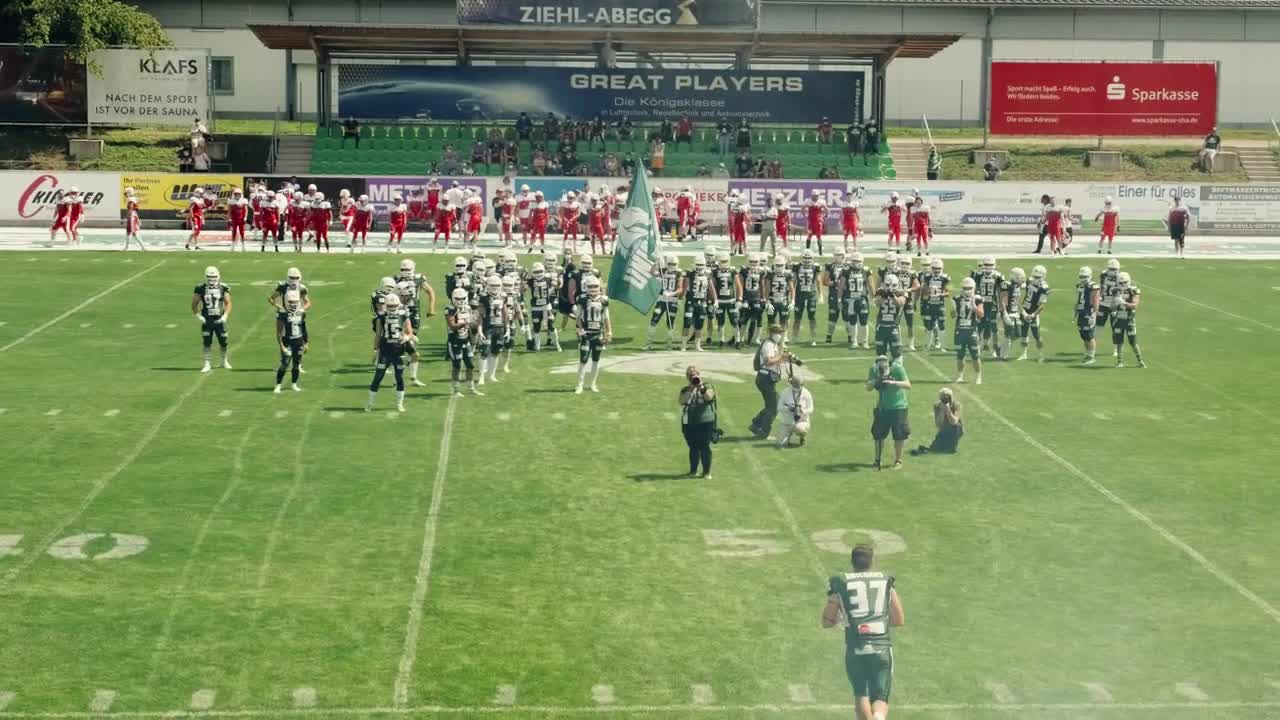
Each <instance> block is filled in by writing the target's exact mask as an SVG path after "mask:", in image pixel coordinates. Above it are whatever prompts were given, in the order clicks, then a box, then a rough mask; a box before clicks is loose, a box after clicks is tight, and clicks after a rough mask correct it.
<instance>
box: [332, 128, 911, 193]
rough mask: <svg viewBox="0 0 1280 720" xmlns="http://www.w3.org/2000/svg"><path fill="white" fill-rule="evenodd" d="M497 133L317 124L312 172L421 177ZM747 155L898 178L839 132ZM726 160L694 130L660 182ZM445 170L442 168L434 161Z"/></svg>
mask: <svg viewBox="0 0 1280 720" xmlns="http://www.w3.org/2000/svg"><path fill="white" fill-rule="evenodd" d="M494 128H499V129H501V130H502V132H503V136H504V138H505V139H506V140H515V139H516V133H515V129H514V128H513V127H512V126H510V125H495V124H488V125H481V124H474V125H466V124H457V123H429V124H404V125H399V124H397V125H385V124H384V125H362V126H361V127H360V145H359V147H356V144H355V142H354V141H352V140H348V142H347V143H345V146H344V144H343V142H342V129H341V127H339V126H337V125H334V126H330V127H324V126H322V127H318V128H317V129H316V136H315V141H314V143H315V144H314V149H313V153H312V159H311V172H312V173H313V174H317V175H420V174H422V173H423V172H424V171H425V170H426V169H427V168H428V167H430V165H431V163H432V162H440V161H441V155H442V153H443V152H444V148H445V146H446V145H447V144H452V145H453V146H454V149H455V150H456V151H457V153H458V156H459V158H460V159H469V158H470V154H471V144H472V143H474V142H475V141H476V140H480V139H486V138H487V137H488V134H489V133H490V132H491V131H492V130H493V129H494ZM652 129H653V128H649V127H643V126H637V127H636V130H635V138H634V139H632V140H619V139H618V138H617V136H616V135H613V134H606V136H605V149H604V150H601V149H600V145H599V143H598V142H596V143H588V142H587V141H585V140H583V141H579V142H578V145H577V147H578V152H577V157H578V160H579V162H581V163H584V164H586V165H587V166H588V167H591V168H593V172H592V174H593V175H598V174H599V173H597V172H595V169H596V167H597V165H598V163H599V160H600V158H601V156H602V155H603V154H605V153H608V152H613V153H617V154H618V155H619V158H621V155H623V154H625V153H628V152H631V153H634V154H635V156H636V157H637V158H639V157H642V156H644V155H647V154H648V148H649V145H648V142H647V141H646V140H645V139H644V138H645V137H646V136H647V134H648V132H649V131H650V130H652ZM753 133H754V135H753V139H752V147H751V151H752V155H753V157H755V158H764V159H766V160H770V161H772V160H774V159H781V161H782V164H783V174H784V177H786V178H791V179H811V178H817V177H819V173H820V172H821V171H822V170H823V169H824V168H831V167H835V168H836V169H837V171H838V172H839V176H840V178H841V179H853V180H880V179H892V178H895V177H896V171H895V170H894V166H893V158H892V157H891V156H890V155H889V145H888V142H887V140H886V139H884V138H883V137H882V138H881V140H880V146H879V148H877V149H878V151H879V152H878V153H876V154H871V155H868V156H867V158H866V164H864V162H863V158H862V157H861V156H857V157H855V158H852V159H851V158H850V157H849V155H848V154H847V151H846V144H845V134H844V133H843V132H841V131H837V132H836V133H835V137H834V138H833V141H832V142H831V143H819V142H818V140H817V133H816V131H815V130H814V129H812V128H806V129H800V128H796V127H763V128H756V129H755V130H753ZM533 145H534V143H531V142H529V141H522V142H520V143H519V147H520V162H519V166H520V171H521V173H526V174H527V173H529V170H530V168H531V162H532V154H533ZM557 146H558V143H557V142H556V141H552V142H550V143H545V147H546V148H547V150H548V151H554V150H555V149H556V147H557ZM720 162H724V163H725V164H726V165H727V166H728V167H729V168H730V171H731V172H732V166H733V157H732V156H730V157H721V156H720V155H719V154H718V152H717V147H716V140H715V136H714V131H713V130H702V129H700V130H695V131H694V136H693V143H692V145H690V144H688V143H668V144H667V148H666V167H665V169H664V170H663V172H662V174H663V175H664V176H666V177H693V176H695V175H696V174H697V170H698V168H699V166H700V165H703V164H705V165H706V166H707V167H709V168H715V167H716V166H717V165H718V164H719V163H720ZM440 164H441V166H442V167H443V163H440ZM474 170H475V173H476V174H477V175H495V174H501V173H502V167H501V166H500V165H498V164H496V163H494V164H491V165H483V164H482V165H479V166H475V167H474Z"/></svg>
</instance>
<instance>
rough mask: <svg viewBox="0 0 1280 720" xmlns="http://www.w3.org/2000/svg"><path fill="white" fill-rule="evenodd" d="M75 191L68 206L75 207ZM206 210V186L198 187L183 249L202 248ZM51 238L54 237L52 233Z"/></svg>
mask: <svg viewBox="0 0 1280 720" xmlns="http://www.w3.org/2000/svg"><path fill="white" fill-rule="evenodd" d="M75 192H76V189H75V188H71V190H69V191H68V192H67V196H68V199H67V201H66V202H67V203H68V206H67V207H68V208H72V209H74V207H73V205H74V203H73V201H72V199H73V198H75ZM204 211H205V204H204V188H196V189H194V190H192V191H191V198H190V200H188V202H187V226H188V227H190V228H191V234H190V235H189V236H188V237H187V243H186V244H185V245H183V246H182V247H183V249H185V250H190V249H191V248H192V246H194V247H195V249H196V250H199V249H200V231H201V230H203V229H204ZM67 227H68V232H71V230H70V227H71V226H70V225H68V226H67ZM53 229H54V230H57V229H58V226H57V225H54V227H53ZM68 238H70V235H68ZM50 239H52V235H51V236H50Z"/></svg>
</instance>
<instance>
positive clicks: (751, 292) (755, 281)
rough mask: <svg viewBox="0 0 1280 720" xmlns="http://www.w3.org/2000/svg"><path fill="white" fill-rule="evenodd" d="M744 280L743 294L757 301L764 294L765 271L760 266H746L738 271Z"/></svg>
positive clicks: (746, 297) (748, 298) (745, 297)
mask: <svg viewBox="0 0 1280 720" xmlns="http://www.w3.org/2000/svg"><path fill="white" fill-rule="evenodd" d="M738 277H739V278H740V279H741V280H742V296H743V298H744V299H746V300H751V301H753V302H754V301H756V300H759V299H760V298H761V297H763V295H764V280H765V273H764V271H762V270H760V269H759V268H750V267H744V268H742V269H741V270H739V271H738Z"/></svg>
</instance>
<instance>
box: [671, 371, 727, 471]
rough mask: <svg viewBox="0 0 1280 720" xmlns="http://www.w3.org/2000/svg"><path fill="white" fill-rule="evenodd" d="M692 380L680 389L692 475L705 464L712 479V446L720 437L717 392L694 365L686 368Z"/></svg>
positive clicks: (682, 421)
mask: <svg viewBox="0 0 1280 720" xmlns="http://www.w3.org/2000/svg"><path fill="white" fill-rule="evenodd" d="M684 376H685V379H687V380H688V381H689V384H688V385H685V386H684V388H683V389H682V390H680V408H681V410H680V429H681V430H682V431H683V432H684V441H685V443H686V444H688V446H689V477H693V476H695V475H697V474H698V464H699V462H701V464H702V478H703V479H704V480H710V479H711V445H712V443H714V442H716V441H717V440H719V437H718V435H719V432H720V430H719V427H718V426H717V423H716V391H715V390H714V389H713V388H712V387H711V386H710V385H707V384H705V383H703V382H702V376H701V375H700V374H699V373H698V369H697V368H696V367H694V366H692V365H690V366H689V367H688V368H687V369H686V370H685V371H684Z"/></svg>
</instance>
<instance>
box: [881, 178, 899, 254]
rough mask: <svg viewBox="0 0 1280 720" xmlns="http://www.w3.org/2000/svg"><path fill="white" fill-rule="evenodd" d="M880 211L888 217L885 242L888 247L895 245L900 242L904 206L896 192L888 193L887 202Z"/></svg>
mask: <svg viewBox="0 0 1280 720" xmlns="http://www.w3.org/2000/svg"><path fill="white" fill-rule="evenodd" d="M881 212H883V213H884V214H885V216H886V217H887V218H888V219H889V235H888V238H887V242H888V245H889V247H890V248H894V247H897V246H899V245H901V244H902V214H903V212H904V208H903V207H902V201H901V200H900V199H899V198H898V193H896V192H894V193H890V194H889V202H887V203H885V204H884V207H882V208H881Z"/></svg>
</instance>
